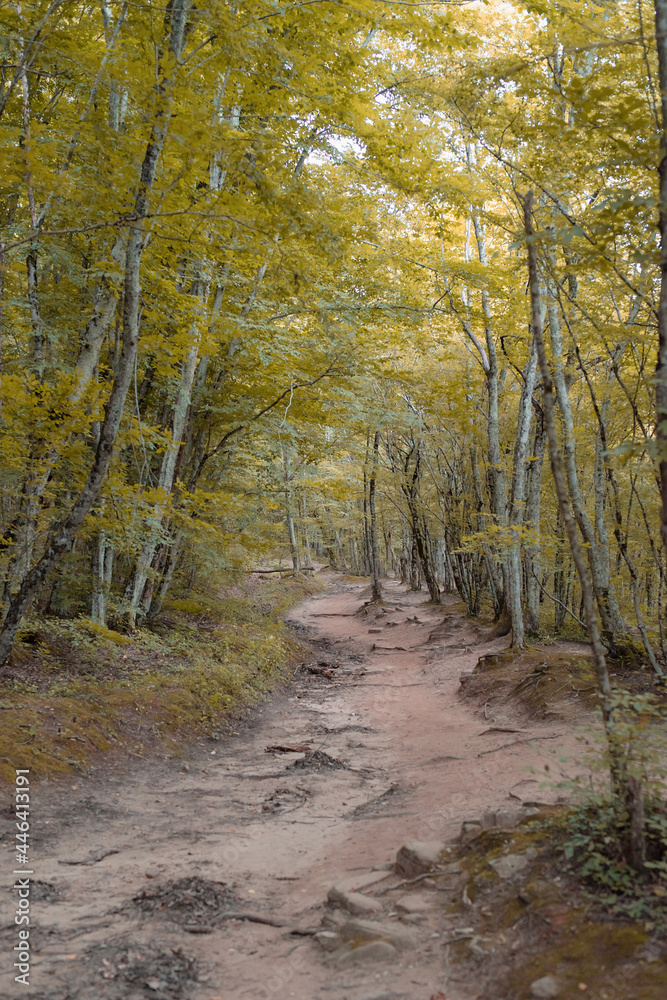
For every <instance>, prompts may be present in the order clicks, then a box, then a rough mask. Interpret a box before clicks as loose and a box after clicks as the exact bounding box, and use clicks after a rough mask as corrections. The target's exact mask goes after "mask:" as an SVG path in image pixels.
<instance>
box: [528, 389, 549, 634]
mask: <svg viewBox="0 0 667 1000" xmlns="http://www.w3.org/2000/svg"><path fill="white" fill-rule="evenodd" d="M535 423H536V426H535V437H534V438H533V453H532V456H531V458H530V463H529V466H528V485H527V498H526V514H525V523H526V527H527V528H528V530H529V531H530V533H531V539H530V540H529V541H528V542H526V545H525V550H524V565H525V567H526V630H527V632H528V633H529V634H530V635H535V634H536V633H537V632H539V630H540V580H539V575H538V574H539V572H540V566H539V555H540V507H541V502H542V469H543V467H544V446H545V441H546V438H545V432H544V416H543V411H542V409H541V408H540V410H539V413H538V417H537V420H536V422H535Z"/></svg>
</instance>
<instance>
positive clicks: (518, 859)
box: [489, 854, 529, 879]
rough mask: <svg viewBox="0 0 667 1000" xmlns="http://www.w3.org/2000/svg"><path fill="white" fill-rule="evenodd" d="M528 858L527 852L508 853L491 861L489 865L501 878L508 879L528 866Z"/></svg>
mask: <svg viewBox="0 0 667 1000" xmlns="http://www.w3.org/2000/svg"><path fill="white" fill-rule="evenodd" d="M528 860H529V859H528V858H527V857H526V855H525V854H506V855H505V856H504V857H502V858H495V859H494V860H493V861H489V865H490V867H491V868H493V870H494V872H496V874H497V875H499V876H500V878H502V879H507V878H512V877H513V876H514V875H518V873H519V872H522V871H523V870H524V868H526V867H527V865H528Z"/></svg>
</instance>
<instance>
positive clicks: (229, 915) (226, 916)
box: [183, 910, 292, 934]
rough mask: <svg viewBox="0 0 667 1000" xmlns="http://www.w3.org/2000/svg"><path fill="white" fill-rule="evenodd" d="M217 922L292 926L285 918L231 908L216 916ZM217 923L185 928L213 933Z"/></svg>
mask: <svg viewBox="0 0 667 1000" xmlns="http://www.w3.org/2000/svg"><path fill="white" fill-rule="evenodd" d="M215 920H216V924H217V923H218V921H220V920H249V921H251V922H252V923H253V924H268V925H269V927H290V928H291V927H292V925H291V924H288V923H286V922H285V921H284V920H274V919H273V918H272V917H264V916H262V915H261V914H260V913H244V912H240V913H237V912H236V911H234V910H229V911H228V912H226V913H218V914H217V915H216V917H215ZM216 924H183V930H184V931H187V932H188V934H212V933H213V931H215V930H216Z"/></svg>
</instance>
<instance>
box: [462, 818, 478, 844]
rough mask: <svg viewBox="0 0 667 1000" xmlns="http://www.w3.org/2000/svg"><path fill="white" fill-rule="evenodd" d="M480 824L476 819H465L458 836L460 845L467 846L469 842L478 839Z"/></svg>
mask: <svg viewBox="0 0 667 1000" xmlns="http://www.w3.org/2000/svg"><path fill="white" fill-rule="evenodd" d="M482 829H483V827H482V824H481V822H480V820H478V819H465V820H464V821H463V823H462V824H461V832H460V834H459V843H460V844H469V843H470V841H471V840H474V839H475V837H478V836H479V834H480V833H481V832H482Z"/></svg>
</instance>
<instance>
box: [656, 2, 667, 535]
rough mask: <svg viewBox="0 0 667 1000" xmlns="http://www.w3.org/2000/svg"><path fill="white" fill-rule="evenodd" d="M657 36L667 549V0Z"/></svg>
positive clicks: (660, 393)
mask: <svg viewBox="0 0 667 1000" xmlns="http://www.w3.org/2000/svg"><path fill="white" fill-rule="evenodd" d="M654 3H655V40H656V47H657V50H658V77H659V81H660V127H661V128H660V149H661V154H662V155H661V157H660V164H659V166H658V177H659V181H660V194H659V219H658V226H659V229H660V298H659V302H658V363H657V366H656V380H655V405H656V414H655V433H656V438H657V441H658V462H659V469H660V494H661V500H662V516H661V524H660V533H661V536H662V544H663V546H664V548H665V551H666V552H667V0H654Z"/></svg>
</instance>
